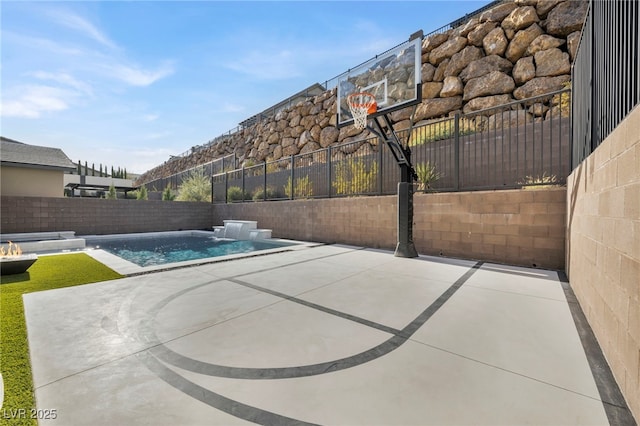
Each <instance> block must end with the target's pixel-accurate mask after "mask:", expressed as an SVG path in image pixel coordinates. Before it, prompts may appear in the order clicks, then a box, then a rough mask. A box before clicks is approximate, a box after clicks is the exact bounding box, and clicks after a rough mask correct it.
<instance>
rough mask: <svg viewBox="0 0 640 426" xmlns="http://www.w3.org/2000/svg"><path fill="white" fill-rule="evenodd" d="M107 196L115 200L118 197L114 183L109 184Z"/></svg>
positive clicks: (108, 198)
mask: <svg viewBox="0 0 640 426" xmlns="http://www.w3.org/2000/svg"><path fill="white" fill-rule="evenodd" d="M105 198H106V199H107V200H115V199H117V198H118V194H117V193H116V187H115V186H113V184H111V185H110V186H109V190H108V191H107V193H106V194H105Z"/></svg>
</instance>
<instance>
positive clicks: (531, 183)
mask: <svg viewBox="0 0 640 426" xmlns="http://www.w3.org/2000/svg"><path fill="white" fill-rule="evenodd" d="M518 185H522V186H523V187H525V189H526V188H527V187H536V186H558V185H560V182H559V181H558V178H557V177H556V175H547V172H544V173H542V176H540V175H538V176H525V178H524V179H523V180H521V181H519V182H518Z"/></svg>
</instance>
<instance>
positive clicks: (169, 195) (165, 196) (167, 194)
mask: <svg viewBox="0 0 640 426" xmlns="http://www.w3.org/2000/svg"><path fill="white" fill-rule="evenodd" d="M175 199H176V194H174V193H173V191H171V187H170V186H167V187H166V188H165V189H164V191H162V201H173V200H175Z"/></svg>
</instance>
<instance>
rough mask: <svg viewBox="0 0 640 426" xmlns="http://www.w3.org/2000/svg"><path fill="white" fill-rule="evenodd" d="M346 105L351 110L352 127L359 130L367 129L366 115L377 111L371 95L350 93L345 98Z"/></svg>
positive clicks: (374, 99)
mask: <svg viewBox="0 0 640 426" xmlns="http://www.w3.org/2000/svg"><path fill="white" fill-rule="evenodd" d="M347 104H349V109H350V110H351V116H352V117H353V125H354V126H355V127H356V128H357V129H361V130H362V129H364V128H365V127H367V115H369V114H373V113H374V112H376V111H377V109H378V104H377V103H376V97H375V96H373V95H372V94H371V93H364V92H363V93H352V94H350V95H349V96H347Z"/></svg>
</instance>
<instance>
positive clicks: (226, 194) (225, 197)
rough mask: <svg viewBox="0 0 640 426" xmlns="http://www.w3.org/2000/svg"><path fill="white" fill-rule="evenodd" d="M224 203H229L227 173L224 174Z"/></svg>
mask: <svg viewBox="0 0 640 426" xmlns="http://www.w3.org/2000/svg"><path fill="white" fill-rule="evenodd" d="M224 202H225V204H226V203H228V202H229V172H224Z"/></svg>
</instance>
